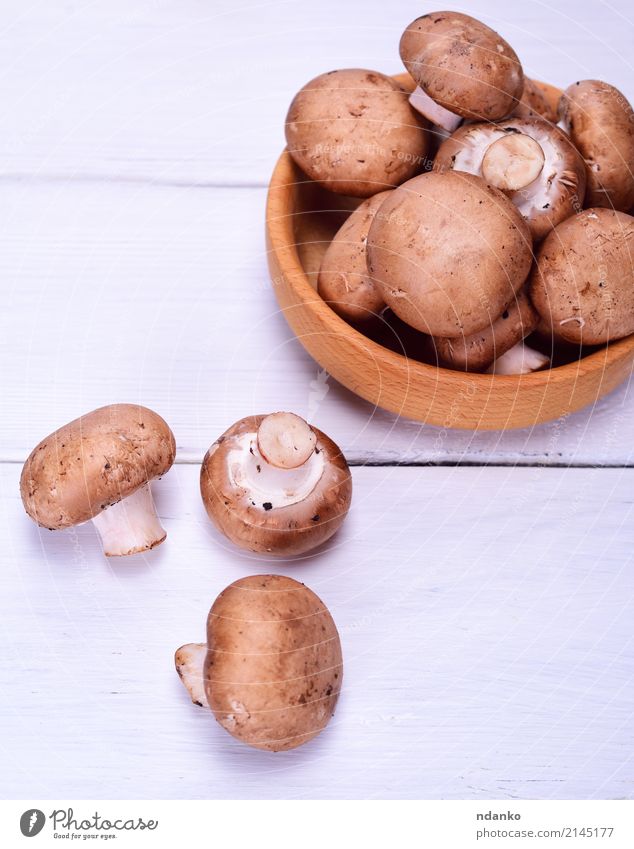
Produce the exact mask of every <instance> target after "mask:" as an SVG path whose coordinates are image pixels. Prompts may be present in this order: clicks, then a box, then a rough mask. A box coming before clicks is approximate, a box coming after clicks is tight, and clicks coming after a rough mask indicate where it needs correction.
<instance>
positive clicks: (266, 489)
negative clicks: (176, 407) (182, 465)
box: [200, 413, 352, 557]
mask: <svg viewBox="0 0 634 849" xmlns="http://www.w3.org/2000/svg"><path fill="white" fill-rule="evenodd" d="M200 491H201V495H202V499H203V502H204V504H205V508H206V510H207V514H208V516H209V518H210V519H211V520H212V522H213V523H214V524H215V525H216V527H217V528H218V529H219V530H220V531H221V532H222V533H223V534H224V535H225V536H226V537H228V538H229V539H230V540H231V541H232V542H233V543H235V544H236V545H238V546H240V547H242V548H246V549H247V550H249V551H254V552H258V553H260V554H274V555H281V556H289V557H290V556H295V555H300V554H305V553H306V552H308V551H311V550H312V549H314V548H316V547H317V546H319V545H321V544H322V543H323V542H326V540H328V539H330V537H331V536H332V535H333V534H334V533H335V532H336V531H337V530H338V529H339V527H340V526H341V524H342V523H343V521H344V519H345V518H346V515H347V513H348V510H349V508H350V500H351V498H352V478H351V475H350V470H349V468H348V464H347V463H346V460H345V457H344V456H343V454H342V452H341V450H340V449H339V448H338V447H337V445H335V443H334V442H333V441H332V440H331V439H329V438H328V437H327V436H326V434H324V433H322V432H321V431H320V430H317V428H313V427H311V426H310V425H309V424H307V423H306V422H305V421H304V420H303V419H302V418H300V417H299V416H296V415H295V414H294V413H271V414H269V415H265V416H249V417H248V418H244V419H241V420H240V421H238V422H236V423H235V424H234V425H232V426H231V427H230V428H229V429H228V430H227V431H225V433H224V434H223V435H222V436H221V437H219V438H218V439H217V440H216V441H215V442H214V444H213V445H212V446H211V448H210V449H209V451H208V452H207V454H206V455H205V459H204V460H203V464H202V468H201V472H200Z"/></svg>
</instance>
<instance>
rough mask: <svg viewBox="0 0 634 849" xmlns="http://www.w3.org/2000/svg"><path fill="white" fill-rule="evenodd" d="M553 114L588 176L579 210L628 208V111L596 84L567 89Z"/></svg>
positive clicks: (632, 135)
mask: <svg viewBox="0 0 634 849" xmlns="http://www.w3.org/2000/svg"><path fill="white" fill-rule="evenodd" d="M559 115H560V117H561V121H562V123H563V125H564V126H565V128H566V130H567V131H568V132H569V133H570V138H571V139H572V141H573V142H574V144H575V145H576V147H577V148H578V149H579V151H580V152H581V155H582V156H583V158H584V160H585V163H586V167H587V173H588V188H587V191H586V199H585V205H586V206H588V207H592V206H595V207H596V206H602V207H606V208H607V209H616V210H618V211H620V212H628V211H629V209H630V208H631V206H632V205H633V204H634V110H632V107H631V105H630V103H629V102H628V100H627V98H626V97H625V95H624V94H621V92H620V91H619V90H618V88H614V86H612V85H609V84H608V83H604V82H601V81H600V80H582V81H581V82H578V83H574V85H571V86H568V88H567V89H566V90H565V92H564V93H563V94H562V96H561V100H560V101H559Z"/></svg>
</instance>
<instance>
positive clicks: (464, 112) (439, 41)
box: [400, 12, 524, 132]
mask: <svg viewBox="0 0 634 849" xmlns="http://www.w3.org/2000/svg"><path fill="white" fill-rule="evenodd" d="M400 54H401V59H402V60H403V64H404V65H405V67H406V68H407V70H408V71H409V73H410V76H412V77H413V78H414V81H415V82H416V84H417V86H418V88H417V89H416V91H415V92H414V94H413V95H412V97H411V103H412V105H413V106H414V108H415V109H417V110H418V111H419V112H421V113H422V114H423V115H425V117H426V118H428V119H429V120H430V121H431V122H432V123H434V124H437V125H438V126H440V127H443V128H444V129H445V130H448V131H449V132H452V131H453V130H455V129H456V127H457V126H458V124H459V123H460V121H461V120H462V118H468V119H470V120H475V121H499V120H500V119H501V118H505V117H506V116H507V115H509V114H510V113H511V112H512V111H513V109H514V107H515V106H516V105H517V103H518V101H519V99H520V98H521V96H522V91H523V87H524V74H523V72H522V66H521V64H520V61H519V59H518V58H517V55H516V53H515V51H514V50H513V49H512V48H511V47H510V46H509V45H508V44H507V42H506V41H505V40H504V39H503V38H502V37H501V36H500V35H498V33H497V32H495V31H494V30H492V29H491V28H490V27H488V26H486V25H485V24H483V23H482V22H481V21H478V20H476V19H475V18H472V17H470V16H469V15H463V14H461V13H459V12H431V13H430V14H428V15H423V16H422V17H420V18H416V20H415V21H412V23H411V24H410V25H409V26H408V27H407V29H406V30H405V32H404V33H403V35H402V37H401V43H400Z"/></svg>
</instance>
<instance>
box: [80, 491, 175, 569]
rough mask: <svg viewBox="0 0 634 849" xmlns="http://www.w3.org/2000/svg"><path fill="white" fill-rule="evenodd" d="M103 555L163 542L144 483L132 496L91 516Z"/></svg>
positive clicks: (159, 525)
mask: <svg viewBox="0 0 634 849" xmlns="http://www.w3.org/2000/svg"><path fill="white" fill-rule="evenodd" d="M92 522H93V525H94V526H95V527H96V528H97V531H98V532H99V536H100V537H101V544H102V545H103V550H104V554H105V555H106V557H121V556H123V555H126V554H137V553H138V552H140V551H147V550H148V549H150V548H154V546H155V545H159V544H160V543H162V542H163V540H164V539H165V537H166V536H167V534H166V533H165V531H164V530H163V528H162V526H161V523H160V521H159V518H158V516H157V515H156V508H155V507H154V501H153V499H152V493H151V492H150V485H149V483H146V484H145V486H142V487H141V488H140V489H137V491H136V492H133V493H132V495H128V497H127V498H124V499H123V500H121V501H118V502H117V503H116V504H112V505H111V506H110V507H107V508H106V509H105V510H103V511H102V512H101V513H99V514H98V515H97V516H94V517H93V520H92Z"/></svg>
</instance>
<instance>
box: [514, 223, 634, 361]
mask: <svg viewBox="0 0 634 849" xmlns="http://www.w3.org/2000/svg"><path fill="white" fill-rule="evenodd" d="M633 244H634V218H633V217H632V216H631V215H627V214H626V213H625V212H615V211H613V210H610V209H605V208H600V207H597V208H596V209H586V210H584V211H583V212H581V213H580V214H579V215H575V216H574V217H573V218H569V219H568V220H567V221H564V222H563V223H562V224H560V225H559V226H558V227H556V228H555V229H554V230H553V232H552V233H551V234H550V235H549V236H548V237H547V238H546V239H545V240H544V242H543V243H542V245H541V247H540V249H539V251H538V253H537V257H536V262H535V266H534V268H533V270H532V272H531V276H530V279H529V293H530V297H531V300H532V302H533V304H534V305H535V308H536V309H537V311H538V313H539V314H540V316H541V318H542V319H543V323H544V325H545V327H546V328H548V329H549V330H550V331H551V332H552V334H553V336H554V337H555V338H556V339H564V340H566V341H568V342H574V343H578V344H582V345H604V344H606V343H607V342H611V341H615V340H617V339H622V338H623V337H624V336H629V335H630V334H631V333H634V257H633V255H632V245H633Z"/></svg>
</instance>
